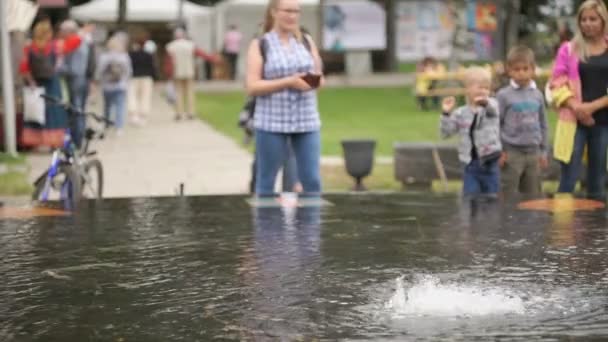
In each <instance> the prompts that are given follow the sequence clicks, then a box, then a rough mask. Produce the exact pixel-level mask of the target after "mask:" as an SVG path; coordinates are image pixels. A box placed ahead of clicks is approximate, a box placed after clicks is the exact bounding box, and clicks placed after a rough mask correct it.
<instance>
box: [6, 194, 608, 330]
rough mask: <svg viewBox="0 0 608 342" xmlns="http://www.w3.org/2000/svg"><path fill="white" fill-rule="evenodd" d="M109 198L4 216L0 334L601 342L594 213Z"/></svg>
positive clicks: (601, 220) (451, 205) (607, 279)
mask: <svg viewBox="0 0 608 342" xmlns="http://www.w3.org/2000/svg"><path fill="white" fill-rule="evenodd" d="M325 199H326V200H328V201H329V202H331V203H332V204H333V205H331V206H323V207H320V208H319V207H308V208H283V209H282V208H251V207H250V205H249V204H248V203H247V202H246V199H245V198H244V197H194V198H155V199H125V200H106V201H103V202H99V203H95V202H90V203H87V204H86V205H85V206H84V208H82V210H81V211H80V212H79V213H77V214H75V215H73V216H65V217H61V216H60V217H39V218H36V219H27V220H24V219H19V220H17V219H14V220H2V221H0V274H1V275H2V281H1V282H0V340H1V341H125V342H126V341H210V340H216V339H223V340H254V341H276V340H279V341H292V340H301V341H310V340H315V339H318V340H336V339H340V340H383V341H403V340H408V341H410V340H411V341H414V340H415V341H442V340H445V341H486V340H501V341H530V340H546V341H593V340H596V341H603V340H606V339H608V312H607V304H608V270H607V266H608V240H607V239H608V234H607V230H608V228H607V225H606V211H605V210H595V211H589V212H577V213H572V212H558V213H550V212H536V211H522V210H517V209H516V208H515V205H514V204H508V203H500V202H487V201H474V202H468V201H466V202H464V203H461V200H460V198H458V197H455V196H440V195H428V194H426V195H422V194H420V195H418V194H395V195H386V194H383V195H363V196H355V195H334V196H327V197H325Z"/></svg>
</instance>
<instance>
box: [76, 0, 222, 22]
mask: <svg viewBox="0 0 608 342" xmlns="http://www.w3.org/2000/svg"><path fill="white" fill-rule="evenodd" d="M179 4H180V1H179V0H158V1H150V0H128V1H127V21H138V22H154V21H167V22H170V21H175V20H177V19H178V13H179ZM183 6H184V11H183V14H184V18H185V19H187V18H189V17H197V16H205V15H207V16H209V15H210V14H211V11H212V10H211V9H209V8H208V7H205V6H199V5H196V4H193V3H190V2H188V1H184V5H183ZM70 14H71V15H72V16H73V17H74V18H76V19H79V20H90V21H100V22H114V21H116V20H118V0H93V1H91V2H88V3H86V4H84V5H80V6H74V7H72V9H71V10H70Z"/></svg>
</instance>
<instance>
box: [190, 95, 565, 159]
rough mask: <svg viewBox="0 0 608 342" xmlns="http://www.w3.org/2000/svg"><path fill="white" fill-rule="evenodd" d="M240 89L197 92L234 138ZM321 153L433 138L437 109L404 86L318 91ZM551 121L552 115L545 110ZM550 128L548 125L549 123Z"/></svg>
mask: <svg viewBox="0 0 608 342" xmlns="http://www.w3.org/2000/svg"><path fill="white" fill-rule="evenodd" d="M244 98H245V97H244V94H242V93H240V92H239V93H223V94H202V93H201V94H198V95H197V106H198V107H197V108H198V111H199V113H200V117H201V118H202V119H203V120H205V121H206V122H208V123H209V124H211V125H212V126H213V127H214V128H215V129H217V130H219V131H220V132H222V133H224V134H226V135H228V136H229V137H231V138H233V139H235V140H236V141H238V142H241V141H242V137H243V133H242V131H241V129H240V128H238V127H237V125H236V123H237V119H238V113H239V111H240V110H241V107H242V106H243V102H244ZM319 108H320V112H321V120H322V122H323V127H322V129H321V139H322V144H323V145H322V153H323V155H341V154H342V150H341V146H340V141H341V140H343V139H359V138H364V139H368V138H371V139H376V141H377V147H376V155H378V156H380V155H382V156H391V155H392V154H393V151H392V149H393V148H392V146H393V143H394V142H397V141H404V142H415V141H439V134H438V125H439V114H438V113H437V112H422V111H420V110H418V108H417V107H416V104H415V99H414V96H413V95H412V91H411V89H410V88H405V87H404V88H379V89H378V88H376V89H367V88H338V89H323V90H322V91H320V93H319ZM549 117H550V119H551V127H554V121H555V115H549ZM551 132H553V129H551Z"/></svg>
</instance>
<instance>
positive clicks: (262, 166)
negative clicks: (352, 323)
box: [255, 130, 321, 196]
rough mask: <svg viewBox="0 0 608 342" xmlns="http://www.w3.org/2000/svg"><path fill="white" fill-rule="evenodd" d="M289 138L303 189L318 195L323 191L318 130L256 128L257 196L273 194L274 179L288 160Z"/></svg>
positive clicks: (307, 192) (305, 191)
mask: <svg viewBox="0 0 608 342" xmlns="http://www.w3.org/2000/svg"><path fill="white" fill-rule="evenodd" d="M289 140H291V144H292V147H293V152H294V154H295V156H296V164H297V169H298V177H299V179H300V182H301V183H302V188H303V189H304V193H306V194H313V195H316V194H319V193H320V192H321V172H320V159H321V136H320V134H319V132H318V131H316V132H306V133H293V134H288V133H273V132H267V131H262V130H257V131H256V133H255V150H256V159H257V182H256V186H255V193H256V194H257V195H258V196H271V195H274V183H275V179H276V177H277V173H278V172H279V169H280V168H281V166H282V165H283V163H284V161H285V158H286V155H287V144H288V141H289Z"/></svg>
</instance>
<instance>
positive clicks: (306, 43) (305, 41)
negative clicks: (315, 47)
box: [302, 33, 312, 52]
mask: <svg viewBox="0 0 608 342" xmlns="http://www.w3.org/2000/svg"><path fill="white" fill-rule="evenodd" d="M309 37H310V35H309V34H307V33H305V34H303V35H302V44H304V47H305V48H306V50H308V52H312V47H311V46H310V40H309V39H308V38H309Z"/></svg>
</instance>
